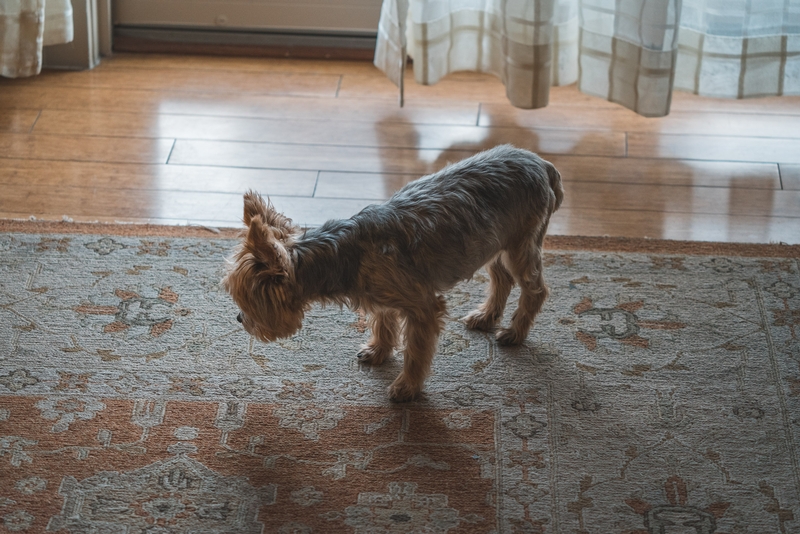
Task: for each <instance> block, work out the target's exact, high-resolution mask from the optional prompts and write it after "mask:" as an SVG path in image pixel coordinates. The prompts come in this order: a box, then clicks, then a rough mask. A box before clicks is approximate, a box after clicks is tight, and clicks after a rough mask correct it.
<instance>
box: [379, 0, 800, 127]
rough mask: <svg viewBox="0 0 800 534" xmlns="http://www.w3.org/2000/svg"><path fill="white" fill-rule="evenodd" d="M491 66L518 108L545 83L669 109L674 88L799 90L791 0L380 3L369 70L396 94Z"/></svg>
mask: <svg viewBox="0 0 800 534" xmlns="http://www.w3.org/2000/svg"><path fill="white" fill-rule="evenodd" d="M406 54H408V55H409V56H411V57H412V58H413V59H414V78H415V79H416V81H417V83H420V84H425V85H429V84H434V83H436V82H437V81H438V80H439V79H441V78H442V77H443V76H445V75H447V74H449V73H451V72H455V71H459V70H472V71H479V72H488V73H492V74H495V75H496V76H498V77H499V78H500V79H501V80H502V82H503V84H504V85H505V87H506V93H507V95H508V99H509V101H510V102H511V103H512V104H513V105H514V106H517V107H520V108H539V107H543V106H546V105H547V103H548V93H549V88H550V86H552V85H568V84H571V83H575V82H577V83H578V88H579V89H580V90H581V91H582V92H584V93H587V94H591V95H595V96H598V97H601V98H604V99H607V100H610V101H612V102H617V103H619V104H621V105H623V106H625V107H627V108H629V109H632V110H633V111H635V112H637V113H639V114H641V115H645V116H649V117H660V116H664V115H666V114H668V113H669V106H670V102H671V99H672V91H673V89H680V90H686V91H691V92H694V93H698V94H702V95H707V96H715V97H731V98H746V97H755V96H768V95H790V94H793V95H797V94H800V0H384V2H383V7H382V10H381V18H380V24H379V28H378V42H377V46H376V49H375V65H376V66H377V67H378V68H380V69H381V70H382V71H383V72H385V73H386V75H387V76H388V77H389V79H391V80H392V81H393V82H395V83H396V84H397V85H398V86H399V87H400V91H401V104H402V99H403V96H402V93H403V72H404V70H405V69H404V68H403V66H404V65H405V62H406Z"/></svg>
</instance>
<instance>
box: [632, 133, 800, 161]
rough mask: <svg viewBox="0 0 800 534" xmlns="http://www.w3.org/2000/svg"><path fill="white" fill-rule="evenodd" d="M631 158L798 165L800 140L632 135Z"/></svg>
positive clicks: (717, 136) (718, 136) (719, 136)
mask: <svg viewBox="0 0 800 534" xmlns="http://www.w3.org/2000/svg"><path fill="white" fill-rule="evenodd" d="M628 156H630V157H641V158H677V159H698V160H717V161H743V162H774V163H779V162H785V163H792V164H798V163H800V139H786V138H779V139H778V138H764V137H724V136H721V135H665V134H650V133H631V134H628Z"/></svg>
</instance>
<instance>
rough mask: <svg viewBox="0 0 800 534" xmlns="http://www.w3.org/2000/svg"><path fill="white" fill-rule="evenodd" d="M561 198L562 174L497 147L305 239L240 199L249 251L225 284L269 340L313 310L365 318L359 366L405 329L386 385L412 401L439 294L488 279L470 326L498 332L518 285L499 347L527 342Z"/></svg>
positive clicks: (430, 348) (438, 313)
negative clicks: (396, 367)
mask: <svg viewBox="0 0 800 534" xmlns="http://www.w3.org/2000/svg"><path fill="white" fill-rule="evenodd" d="M563 198H564V191H563V188H562V184H561V175H560V173H559V172H558V171H557V170H556V168H555V167H554V166H553V165H552V164H551V163H549V162H547V161H545V160H543V159H542V158H540V157H539V156H537V155H536V154H534V153H532V152H529V151H527V150H524V149H520V148H515V147H513V146H511V145H501V146H498V147H495V148H493V149H490V150H487V151H485V152H481V153H479V154H477V155H474V156H472V157H470V158H467V159H465V160H462V161H460V162H457V163H454V164H451V165H449V166H447V167H445V168H444V169H442V170H441V171H439V172H436V173H434V174H431V175H428V176H424V177H422V178H420V179H418V180H415V181H413V182H411V183H409V184H408V185H406V186H405V187H403V188H402V189H400V190H399V191H398V192H397V193H395V194H394V196H392V197H391V198H390V199H389V200H387V201H386V202H384V203H382V204H376V205H370V206H367V207H366V208H364V209H363V210H362V211H361V212H360V213H358V214H357V215H355V216H353V217H351V218H350V219H343V220H331V221H328V222H326V223H325V224H323V225H322V226H321V227H318V228H315V229H311V230H308V231H305V232H303V231H302V230H301V229H300V228H299V227H298V226H295V225H294V224H293V223H292V221H291V219H289V218H287V217H285V216H284V215H283V214H281V213H279V212H277V211H276V210H275V208H274V207H273V205H272V203H271V202H270V201H269V200H268V201H267V202H265V201H264V200H263V199H262V197H261V196H260V195H259V194H257V193H255V192H253V191H252V190H251V191H248V192H247V193H246V194H245V195H244V224H245V226H246V229H245V231H244V233H243V239H242V243H241V244H240V245H239V246H238V247H237V250H236V251H235V252H234V255H233V257H232V258H230V259H229V261H228V266H227V271H226V274H225V276H224V278H223V281H222V284H223V287H224V288H225V290H226V291H227V292H228V293H229V294H230V295H231V297H232V298H233V300H234V302H235V303H236V304H237V306H238V307H239V309H240V313H239V315H238V316H237V319H238V321H239V322H240V323H241V324H242V326H243V327H244V329H245V330H246V331H247V332H248V333H249V334H251V335H253V336H255V337H256V338H258V339H260V340H262V341H265V342H267V341H274V340H275V339H278V338H285V337H289V336H291V335H293V334H294V333H295V332H297V331H298V330H299V329H300V328H301V326H302V321H303V316H304V313H305V312H306V311H307V310H308V309H309V308H310V305H311V303H313V302H320V303H323V304H326V303H335V304H338V305H346V306H348V307H350V308H351V309H354V310H357V309H361V310H363V311H364V312H365V313H366V314H367V320H368V324H369V326H370V330H371V337H370V339H369V341H368V342H367V343H366V345H364V346H363V347H361V350H360V352H358V354H357V357H358V359H359V361H360V362H363V363H368V364H372V365H379V364H381V363H383V362H384V360H386V358H387V357H389V356H391V355H392V352H393V349H394V348H395V346H396V345H397V344H398V341H399V338H400V335H401V330H402V337H403V339H404V343H405V347H404V357H403V359H404V362H403V370H402V371H401V372H400V374H399V375H398V376H397V378H396V379H395V381H394V382H393V383H392V384H391V386H389V390H388V393H389V397H390V398H391V399H392V400H394V401H399V402H401V401H409V400H413V399H415V398H416V397H417V396H418V395H419V394H420V392H421V390H422V387H423V383H424V381H425V378H426V376H427V375H428V373H429V371H430V368H431V361H432V359H433V356H434V354H435V352H436V347H437V341H438V337H439V333H440V331H441V330H442V328H443V326H444V318H445V317H446V306H445V299H444V297H443V296H442V293H443V292H444V291H446V290H448V289H450V288H452V287H453V286H454V285H455V284H456V283H458V282H459V281H461V280H465V279H470V278H471V277H472V276H473V274H474V273H475V272H476V271H477V270H478V269H480V268H481V267H483V266H486V269H487V271H488V273H489V290H488V297H487V298H486V301H485V302H484V303H483V304H482V305H480V306H479V307H478V309H476V310H474V311H473V312H471V313H470V314H469V315H467V316H466V317H464V318H463V321H464V322H465V324H466V326H467V327H468V328H470V329H475V330H484V331H491V330H493V329H494V328H495V326H496V325H497V323H498V321H499V320H500V318H501V317H502V315H503V310H504V308H505V305H506V301H507V299H508V296H509V294H510V292H511V289H512V287H513V285H514V283H515V282H516V283H517V284H518V285H519V286H520V298H519V303H518V307H517V309H516V310H515V311H514V313H513V316H512V318H511V324H510V325H509V327H508V328H499V329H497V332H496V339H497V342H498V343H499V344H500V345H518V344H520V343H522V342H523V341H524V340H525V338H526V337H527V335H528V332H529V330H530V328H531V326H532V324H533V321H534V318H535V317H536V315H537V314H538V313H539V311H540V310H541V308H542V305H543V304H544V302H545V300H546V298H547V296H548V288H547V286H546V285H545V282H544V277H543V273H542V242H543V240H544V236H545V233H546V231H547V225H548V223H549V221H550V216H551V215H552V214H553V213H554V212H555V211H556V210H557V209H558V207H559V206H560V205H561V202H562V201H563Z"/></svg>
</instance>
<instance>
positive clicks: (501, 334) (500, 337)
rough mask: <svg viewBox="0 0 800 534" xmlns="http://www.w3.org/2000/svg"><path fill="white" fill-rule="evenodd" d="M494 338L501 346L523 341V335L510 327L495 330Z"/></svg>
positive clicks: (514, 344) (519, 343) (517, 343)
mask: <svg viewBox="0 0 800 534" xmlns="http://www.w3.org/2000/svg"><path fill="white" fill-rule="evenodd" d="M495 338H496V339H497V343H498V345H502V346H503V347H513V346H516V345H521V344H522V342H523V341H525V336H522V335H520V334H519V333H518V332H516V331H514V330H512V329H510V328H501V329H500V330H498V331H497V335H496V336H495Z"/></svg>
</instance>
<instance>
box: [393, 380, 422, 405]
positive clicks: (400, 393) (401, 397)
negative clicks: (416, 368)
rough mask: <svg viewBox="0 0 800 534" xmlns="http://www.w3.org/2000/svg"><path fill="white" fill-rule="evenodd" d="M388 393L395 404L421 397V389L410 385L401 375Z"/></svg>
mask: <svg viewBox="0 0 800 534" xmlns="http://www.w3.org/2000/svg"><path fill="white" fill-rule="evenodd" d="M388 391H389V398H390V399H391V400H393V401H394V402H409V401H412V400H414V399H416V398H417V397H418V396H419V394H420V391H421V387H420V386H415V385H413V384H409V383H408V382H406V381H405V380H403V378H402V375H401V376H399V377H397V379H396V380H395V381H394V382H393V383H392V385H391V386H389V390H388Z"/></svg>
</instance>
